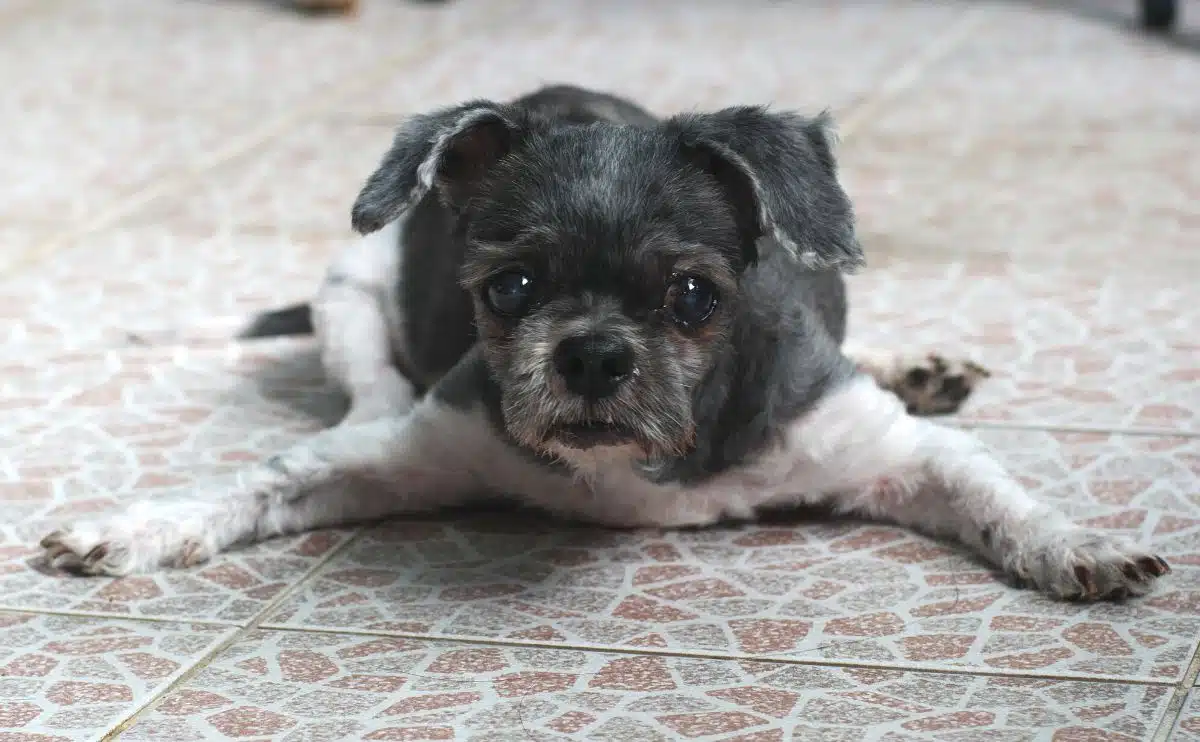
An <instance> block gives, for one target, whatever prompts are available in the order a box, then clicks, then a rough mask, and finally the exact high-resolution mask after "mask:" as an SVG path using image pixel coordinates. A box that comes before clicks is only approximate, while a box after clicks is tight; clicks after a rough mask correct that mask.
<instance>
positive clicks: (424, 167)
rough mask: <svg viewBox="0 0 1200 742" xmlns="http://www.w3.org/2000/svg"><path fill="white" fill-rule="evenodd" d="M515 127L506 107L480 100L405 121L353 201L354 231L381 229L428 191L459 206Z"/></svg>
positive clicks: (508, 146)
mask: <svg viewBox="0 0 1200 742" xmlns="http://www.w3.org/2000/svg"><path fill="white" fill-rule="evenodd" d="M520 129H521V125H520V123H519V122H518V120H517V118H516V116H515V112H514V111H513V110H512V109H511V108H510V107H508V106H504V105H501V104H498V103H492V102H491V101H486V100H478V101H471V102H469V103H463V104H461V105H458V106H454V107H452V108H445V109H442V110H440V111H435V112H434V113H429V114H423V115H419V116H414V117H412V118H410V119H409V120H408V121H406V122H404V123H403V124H402V125H401V126H400V129H399V130H398V131H397V132H396V136H395V138H394V139H393V140H392V147H391V149H389V150H388V152H387V154H386V155H384V156H383V161H382V162H381V163H380V164H379V168H378V169H377V170H376V171H375V172H374V173H373V174H372V175H371V177H370V178H368V179H367V184H366V185H365V186H363V189H362V191H361V192H360V193H359V194H358V198H357V199H355V201H354V208H353V211H352V215H351V223H352V224H353V226H354V229H355V231H357V232H358V233H360V234H370V233H371V232H375V231H377V230H379V229H382V228H383V227H384V225H386V224H388V223H389V222H391V221H393V220H394V219H396V218H397V217H399V216H400V215H401V214H403V213H404V212H405V211H406V210H407V209H408V208H410V207H411V206H412V205H413V204H415V203H416V202H417V201H418V200H420V198H421V197H422V196H424V195H425V194H426V193H427V192H428V191H429V190H430V189H433V188H436V189H437V191H438V195H439V196H440V197H441V199H442V201H443V203H445V204H447V205H448V206H451V207H455V206H461V205H463V204H465V203H466V202H467V201H468V200H469V199H470V198H471V196H472V195H473V194H474V193H475V192H476V191H477V190H478V188H479V185H480V184H481V183H482V182H483V180H484V178H486V176H487V173H488V170H489V169H490V168H491V167H492V165H494V164H496V162H497V161H499V160H500V159H501V158H502V157H504V156H505V155H506V154H508V153H509V152H510V151H511V150H512V147H513V145H514V144H515V142H516V139H517V136H518V134H519V132H520Z"/></svg>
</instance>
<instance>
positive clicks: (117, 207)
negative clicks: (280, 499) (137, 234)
mask: <svg viewBox="0 0 1200 742" xmlns="http://www.w3.org/2000/svg"><path fill="white" fill-rule="evenodd" d="M497 17H498V16H497V14H496V13H491V14H487V15H486V17H483V18H480V19H478V20H479V27H483V28H486V27H487V24H488V23H489V22H491V21H494V20H496V18H497ZM475 28H477V26H475V24H470V25H468V26H466V27H465V29H456V30H455V33H462V32H463V31H464V30H467V31H470V30H474V29H475ZM443 35H444V32H443V33H441V34H439V33H434V34H432V35H430V36H428V37H426V38H425V39H423V40H422V42H421V43H419V44H416V45H414V46H410V47H408V48H407V49H405V50H404V51H403V52H400V53H397V54H395V55H392V56H390V57H388V58H387V59H385V60H384V61H382V62H380V63H378V64H375V65H370V66H367V67H366V68H365V69H364V70H363V74H361V75H356V76H355V77H354V83H353V84H346V83H345V82H344V81H338V82H335V83H330V84H328V85H326V86H324V87H321V88H319V89H317V90H315V91H313V92H312V93H311V94H310V95H309V96H307V97H306V98H305V99H303V100H302V101H300V102H299V103H298V104H297V105H295V106H294V107H292V108H289V109H287V110H286V111H284V112H283V113H280V114H279V115H277V116H275V117H274V118H272V119H269V120H268V121H267V122H266V123H265V124H262V125H261V126H258V127H255V128H253V129H251V130H250V132H249V133H247V134H245V135H243V136H236V134H235V135H231V137H230V138H231V139H232V141H231V142H230V143H228V144H226V145H225V146H223V147H219V148H217V149H215V150H213V151H210V152H207V153H205V154H204V155H202V156H201V157H199V158H198V159H197V160H195V161H191V162H185V163H182V164H181V165H180V166H179V168H178V169H177V170H176V171H174V172H172V173H170V174H167V175H165V176H163V177H161V178H158V179H156V180H154V181H152V182H150V183H148V184H146V185H144V186H142V187H141V188H139V189H137V190H135V191H134V192H133V193H130V194H128V195H126V196H124V197H122V198H119V199H117V200H116V201H115V202H113V203H110V204H106V205H105V206H104V207H102V208H100V210H99V211H97V212H94V213H91V214H88V215H86V216H85V217H84V218H83V219H81V220H80V221H78V222H75V223H74V224H71V225H70V226H68V227H67V229H66V230H64V231H62V232H59V233H58V234H55V235H53V236H51V237H49V238H48V239H46V240H43V241H42V242H40V243H38V244H36V245H34V246H33V247H32V248H30V249H28V250H25V251H23V252H20V253H18V254H17V255H16V256H15V257H13V258H12V259H11V260H9V261H8V262H7V263H5V264H3V265H0V276H5V275H11V274H14V273H16V272H18V271H20V270H21V269H23V268H28V267H29V266H30V265H33V264H35V263H38V262H40V261H41V260H43V259H45V258H47V257H49V256H50V255H53V254H54V253H55V252H57V251H59V250H60V249H61V248H62V247H63V246H64V245H66V244H69V243H71V242H73V241H75V240H77V239H79V238H80V237H83V236H85V235H88V234H91V233H93V232H97V231H99V230H102V229H105V228H107V227H111V226H113V225H114V224H117V223H119V222H120V221H121V220H122V219H124V218H125V217H127V216H129V215H131V214H134V213H136V212H137V211H138V210H139V209H141V208H142V207H144V206H145V205H147V204H149V203H151V202H152V201H154V200H156V199H158V198H161V197H162V196H164V195H166V194H170V193H175V192H178V191H180V190H182V189H184V188H186V187H187V186H190V185H193V184H194V183H195V182H196V181H197V180H198V179H199V177H200V176H201V175H203V174H204V173H206V172H210V171H212V170H214V169H216V168H218V167H220V166H222V165H225V164H228V163H230V162H233V161H236V160H237V159H238V158H240V157H243V156H245V155H247V154H250V153H252V152H253V151H254V149H255V148H257V147H259V146H261V145H264V144H267V143H269V142H271V141H273V140H275V139H278V138H279V137H280V136H281V135H282V134H284V133H286V132H287V131H290V130H293V129H294V128H295V127H296V126H297V125H299V124H301V123H303V122H305V121H307V120H310V119H312V118H315V117H316V116H318V115H319V114H321V113H322V112H328V111H331V110H336V108H337V106H338V104H339V103H341V102H342V101H344V100H346V99H348V98H351V97H352V96H354V95H356V94H358V93H361V92H363V91H365V90H370V89H371V88H373V87H378V86H379V83H380V82H381V81H382V80H383V79H385V78H386V77H388V76H390V75H394V74H395V73H396V71H397V68H399V67H403V66H405V65H407V64H409V63H411V62H414V61H417V60H420V59H422V58H425V57H427V56H429V54H430V53H431V52H432V51H433V50H434V49H436V48H437V47H438V46H439V45H441V44H443V43H445V41H446V39H444V38H443Z"/></svg>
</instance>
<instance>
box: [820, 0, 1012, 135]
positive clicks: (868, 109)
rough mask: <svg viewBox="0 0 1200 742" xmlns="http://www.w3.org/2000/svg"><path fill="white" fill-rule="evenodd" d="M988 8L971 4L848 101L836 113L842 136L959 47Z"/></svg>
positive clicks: (859, 124) (871, 115) (855, 128)
mask: <svg viewBox="0 0 1200 742" xmlns="http://www.w3.org/2000/svg"><path fill="white" fill-rule="evenodd" d="M988 13H989V8H987V7H986V6H982V5H977V6H974V7H971V8H969V9H967V10H965V11H963V14H962V15H961V16H960V17H959V18H958V19H957V20H956V21H954V22H953V23H952V24H951V25H950V27H949V28H948V29H946V30H944V31H942V32H941V33H939V34H938V35H936V36H935V37H934V38H933V40H932V41H930V42H929V43H928V44H926V45H925V46H923V47H921V48H919V49H918V50H917V52H916V54H914V55H913V56H912V57H911V58H910V59H909V60H908V61H907V62H905V63H903V64H900V65H899V67H898V68H897V69H896V71H895V72H893V73H892V74H890V75H888V76H887V77H886V78H884V80H883V81H882V82H881V83H880V84H878V85H876V86H875V87H874V89H873V90H871V91H870V92H868V93H866V94H865V95H863V96H862V97H861V98H860V99H859V100H858V101H856V102H855V103H853V104H851V105H850V107H849V108H847V109H846V110H845V112H844V113H842V114H840V115H839V116H838V126H837V129H838V132H839V134H840V135H841V137H842V138H843V139H847V138H849V137H851V136H853V134H854V132H856V131H858V130H859V129H861V128H863V127H865V126H866V125H867V123H868V121H870V120H871V119H874V118H876V116H877V114H878V113H879V112H880V111H882V110H883V109H884V108H886V107H887V105H888V104H889V103H891V102H892V101H893V100H895V99H896V98H898V97H900V96H901V95H903V94H904V93H905V92H907V91H908V90H910V89H912V88H913V87H914V86H915V85H916V83H917V82H918V81H919V80H920V79H921V77H922V76H923V75H924V74H925V72H927V71H928V70H929V69H931V68H932V67H933V66H934V65H936V64H937V63H938V62H940V61H942V60H943V59H945V58H946V57H947V56H949V55H950V54H951V53H953V52H954V51H955V50H956V49H958V48H959V46H961V45H962V44H963V43H964V42H965V41H966V40H967V39H968V38H970V36H971V35H972V34H973V33H974V32H975V30H976V29H977V28H978V27H979V26H980V24H982V23H983V21H984V19H985V18H986V17H987V15H988Z"/></svg>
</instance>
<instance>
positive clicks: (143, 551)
mask: <svg viewBox="0 0 1200 742" xmlns="http://www.w3.org/2000/svg"><path fill="white" fill-rule="evenodd" d="M41 547H42V551H43V555H44V557H45V559H46V562H47V563H48V564H50V566H52V567H54V568H55V569H61V570H65V571H68V572H75V573H78V574H84V575H108V576H112V577H120V576H123V575H128V574H131V573H134V572H149V571H152V570H154V569H157V568H158V567H160V566H175V567H189V566H192V565H194V564H199V563H200V562H204V561H207V560H208V559H209V557H210V556H211V553H210V550H209V549H208V548H207V547H206V546H205V544H203V543H202V542H201V541H200V540H199V539H193V538H187V537H186V536H185V535H184V534H183V533H182V531H181V530H180V528H178V527H177V525H176V524H173V523H171V522H169V521H164V520H143V519H137V518H129V517H122V516H114V517H112V518H105V519H98V520H90V521H82V522H79V523H75V524H73V525H70V526H65V527H63V528H60V529H58V530H56V531H54V532H53V533H50V534H48V535H47V536H46V537H45V538H43V539H42V541H41Z"/></svg>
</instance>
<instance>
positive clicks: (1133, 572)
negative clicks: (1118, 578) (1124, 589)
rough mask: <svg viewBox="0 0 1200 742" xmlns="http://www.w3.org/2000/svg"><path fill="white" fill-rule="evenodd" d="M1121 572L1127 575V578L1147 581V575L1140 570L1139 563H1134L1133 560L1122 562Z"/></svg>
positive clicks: (1135, 580)
mask: <svg viewBox="0 0 1200 742" xmlns="http://www.w3.org/2000/svg"><path fill="white" fill-rule="evenodd" d="M1121 574H1123V575H1125V578H1126V579H1128V580H1133V581H1134V582H1145V581H1146V575H1144V574H1143V573H1142V572H1140V571H1138V568H1137V565H1136V564H1134V563H1133V562H1125V563H1124V564H1122V565H1121Z"/></svg>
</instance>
